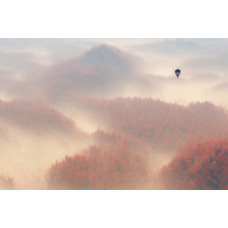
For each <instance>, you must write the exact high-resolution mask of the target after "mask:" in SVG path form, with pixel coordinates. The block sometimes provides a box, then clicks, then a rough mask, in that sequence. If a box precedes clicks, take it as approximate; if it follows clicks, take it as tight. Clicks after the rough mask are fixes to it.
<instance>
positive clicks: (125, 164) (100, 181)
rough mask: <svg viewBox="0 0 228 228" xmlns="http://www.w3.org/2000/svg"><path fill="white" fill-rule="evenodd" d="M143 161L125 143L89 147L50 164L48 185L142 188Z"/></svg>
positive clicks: (146, 173) (78, 187) (55, 187)
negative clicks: (112, 145)
mask: <svg viewBox="0 0 228 228" xmlns="http://www.w3.org/2000/svg"><path fill="white" fill-rule="evenodd" d="M146 163H147V159H146V157H145V156H143V154H141V153H139V152H136V151H130V150H128V145H127V144H121V145H115V147H96V146H92V147H90V148H89V149H88V150H86V151H83V152H82V153H81V154H76V155H74V156H73V157H68V156H66V157H65V159H64V160H63V161H62V162H57V163H56V164H54V165H53V166H52V167H51V169H50V171H49V178H48V182H49V188H51V189H137V188H144V184H145V182H146V181H145V180H146V179H148V180H149V171H148V169H147V167H148V166H147V165H146ZM150 181H151V179H150ZM145 187H146V186H145Z"/></svg>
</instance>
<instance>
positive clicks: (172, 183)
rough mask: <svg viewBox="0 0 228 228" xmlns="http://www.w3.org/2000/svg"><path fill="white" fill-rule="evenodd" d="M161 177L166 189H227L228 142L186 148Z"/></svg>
mask: <svg viewBox="0 0 228 228" xmlns="http://www.w3.org/2000/svg"><path fill="white" fill-rule="evenodd" d="M161 178H162V180H163V184H164V187H165V188H166V189H228V139H223V140H222V139H220V140H211V141H208V142H204V143H195V144H190V145H187V146H185V147H184V148H182V150H181V152H179V153H178V154H177V156H176V157H175V158H174V159H173V160H172V162H171V163H170V164H169V165H167V166H166V167H164V168H163V170H162V174H161Z"/></svg>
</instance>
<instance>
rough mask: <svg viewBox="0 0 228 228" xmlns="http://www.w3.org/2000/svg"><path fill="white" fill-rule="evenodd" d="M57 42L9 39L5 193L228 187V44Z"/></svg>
mask: <svg viewBox="0 0 228 228" xmlns="http://www.w3.org/2000/svg"><path fill="white" fill-rule="evenodd" d="M52 41H53V42H52V43H50V42H49V41H48V40H45V39H44V40H36V39H35V40H34V41H32V40H29V39H28V40H26V39H25V40H21V41H19V40H15V43H14V45H12V43H11V42H12V41H10V40H7V39H6V40H4V39H2V40H0V55H1V56H2V57H3V59H4V61H3V62H1V63H0V79H1V84H0V156H1V159H0V188H1V189H80V190H82V189H89V190H92V189H228V168H227V167H228V166H227V161H228V160H227V159H228V126H227V122H228V112H227V107H228V104H227V99H226V98H227V95H228V94H227V92H226V90H225V89H224V88H225V87H226V84H227V80H228V79H226V73H228V72H227V71H228V70H227V66H226V65H225V62H227V54H226V51H228V50H226V45H225V44H226V42H228V41H227V40H220V41H216V40H213V39H212V40H211V41H210V42H209V41H208V42H207V41H205V42H204V41H203V40H198V39H190V40H189V39H186V40H185V39H179V40H176V39H173V40H159V41H153V40H148V42H145V41H142V43H141V44H137V45H136V44H135V45H132V42H131V45H121V42H120V47H116V45H114V44H113V41H111V40H110V41H109V40H106V41H105V42H106V44H103V43H102V44H101V43H100V42H99V40H97V41H96V40H94V42H91V41H90V42H89V41H87V42H86V40H84V41H83V40H80V41H79V40H78V41H77V40H71V41H68V40H62V41H61V42H60V40H52ZM109 42H110V43H111V44H112V45H110V44H108V43H109ZM125 43H126V42H125ZM215 46H216V47H217V48H214V47H215ZM173 50H177V51H176V52H175V53H174V54H172V53H173ZM183 53H184V57H183ZM182 57H183V58H182ZM176 66H178V68H181V69H182V74H181V76H180V77H179V79H178V80H177V79H176V77H175V75H174V70H175V68H176ZM218 69H219V70H218Z"/></svg>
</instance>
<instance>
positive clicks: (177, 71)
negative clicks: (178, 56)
mask: <svg viewBox="0 0 228 228" xmlns="http://www.w3.org/2000/svg"><path fill="white" fill-rule="evenodd" d="M180 73H181V71H180V70H179V69H176V70H175V74H176V76H177V77H179V76H180Z"/></svg>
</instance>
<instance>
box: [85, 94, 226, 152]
mask: <svg viewBox="0 0 228 228" xmlns="http://www.w3.org/2000/svg"><path fill="white" fill-rule="evenodd" d="M87 108H88V109H89V108H90V109H91V111H94V112H95V114H96V115H98V116H99V117H100V118H101V119H102V120H103V121H106V123H107V124H108V125H109V126H110V128H112V129H113V130H114V131H115V132H121V134H126V136H134V137H137V138H138V139H140V140H144V141H147V142H149V143H150V144H151V145H153V146H157V147H159V148H162V147H163V148H164V149H173V148H175V147H176V145H178V144H180V143H184V142H186V141H189V140H195V139H197V140H200V139H210V138H221V137H227V136H228V126H227V125H225V124H224V123H226V122H227V121H228V115H227V113H226V111H225V110H223V109H222V108H220V107H217V106H215V105H213V104H211V103H209V102H204V103H196V104H190V105H188V106H186V107H185V106H181V105H177V104H170V103H165V102H162V101H159V100H153V99H149V98H148V99H147V98H143V99H141V98H118V99H114V100H107V99H106V100H105V99H103V100H102V99H93V100H92V99H91V100H87Z"/></svg>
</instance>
